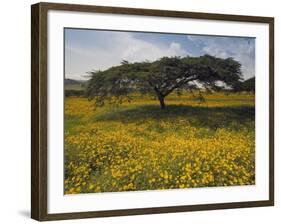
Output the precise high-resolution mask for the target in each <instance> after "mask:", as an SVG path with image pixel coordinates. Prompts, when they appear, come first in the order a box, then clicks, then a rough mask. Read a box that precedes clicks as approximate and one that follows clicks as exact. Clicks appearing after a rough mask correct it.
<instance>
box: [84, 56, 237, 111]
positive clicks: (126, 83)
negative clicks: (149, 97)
mask: <svg viewBox="0 0 281 224" xmlns="http://www.w3.org/2000/svg"><path fill="white" fill-rule="evenodd" d="M89 74H90V75H91V79H90V80H89V83H88V86H87V90H86V94H87V96H88V98H89V99H90V100H95V104H96V106H103V105H104V103H105V102H106V101H107V102H109V103H117V104H120V103H122V102H123V101H125V100H130V94H131V93H133V92H136V91H138V92H140V93H142V94H146V93H153V94H155V96H156V97H157V99H158V100H159V104H160V107H161V109H165V107H166V105H165V97H166V96H168V95H169V94H170V93H172V92H173V91H175V90H178V91H179V90H181V89H192V88H194V85H195V84H196V85H199V86H201V87H204V88H206V89H209V90H218V89H220V87H221V86H222V85H223V86H228V87H233V85H234V84H237V82H238V81H240V80H241V79H242V77H241V75H242V74H241V64H240V63H239V62H238V61H236V60H234V59H233V58H226V59H222V58H217V57H214V56H210V55H204V56H200V57H189V56H187V57H163V58H161V59H159V60H156V61H153V62H149V61H144V62H135V63H129V62H128V61H122V62H121V65H119V66H114V67H111V68H109V69H107V70H104V71H92V72H89Z"/></svg>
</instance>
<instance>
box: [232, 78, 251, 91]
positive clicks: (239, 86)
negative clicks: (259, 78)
mask: <svg viewBox="0 0 281 224" xmlns="http://www.w3.org/2000/svg"><path fill="white" fill-rule="evenodd" d="M255 83H256V79H255V77H252V78H249V79H247V80H245V81H243V82H237V83H236V85H234V87H233V90H234V91H235V92H242V91H246V92H255Z"/></svg>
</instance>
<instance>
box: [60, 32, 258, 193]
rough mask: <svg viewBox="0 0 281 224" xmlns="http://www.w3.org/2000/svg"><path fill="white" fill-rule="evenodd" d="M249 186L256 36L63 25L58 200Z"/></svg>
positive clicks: (252, 178)
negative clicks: (61, 182)
mask: <svg viewBox="0 0 281 224" xmlns="http://www.w3.org/2000/svg"><path fill="white" fill-rule="evenodd" d="M243 185H255V37H244V36H241V37H240V36H212V35H200V34H196V35H195V34H185V33H156V32H139V31H138V32H134V31H123V30H122V31H114V30H98V29H82V28H79V29H78V28H64V194H81V193H98V192H123V191H145V190H169V189H190V188H206V187H230V186H243Z"/></svg>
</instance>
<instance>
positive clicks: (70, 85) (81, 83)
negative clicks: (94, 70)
mask: <svg viewBox="0 0 281 224" xmlns="http://www.w3.org/2000/svg"><path fill="white" fill-rule="evenodd" d="M86 82H87V81H85V80H75V79H64V88H65V90H79V91H81V90H83V91H84V90H85V86H86Z"/></svg>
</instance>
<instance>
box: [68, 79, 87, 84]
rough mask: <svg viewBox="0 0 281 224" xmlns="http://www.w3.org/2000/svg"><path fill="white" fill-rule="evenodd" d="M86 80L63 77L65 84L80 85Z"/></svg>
mask: <svg viewBox="0 0 281 224" xmlns="http://www.w3.org/2000/svg"><path fill="white" fill-rule="evenodd" d="M85 82H86V81H83V80H75V79H64V84H65V85H80V84H83V83H85Z"/></svg>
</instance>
